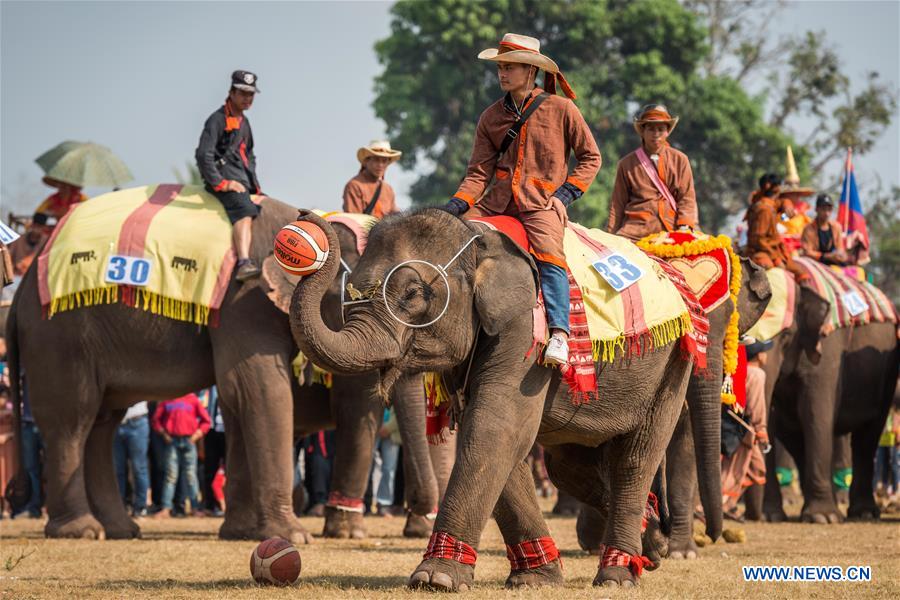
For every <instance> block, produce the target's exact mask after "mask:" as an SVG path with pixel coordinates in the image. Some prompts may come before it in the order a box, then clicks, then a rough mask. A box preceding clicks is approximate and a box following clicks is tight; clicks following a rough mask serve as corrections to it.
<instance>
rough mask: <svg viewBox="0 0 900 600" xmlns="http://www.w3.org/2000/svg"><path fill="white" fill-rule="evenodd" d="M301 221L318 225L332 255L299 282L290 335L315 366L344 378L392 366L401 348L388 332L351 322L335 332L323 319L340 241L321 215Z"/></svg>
mask: <svg viewBox="0 0 900 600" xmlns="http://www.w3.org/2000/svg"><path fill="white" fill-rule="evenodd" d="M300 220H303V221H309V222H311V223H314V224H315V225H318V226H319V227H321V228H322V231H324V232H325V235H326V236H327V237H328V247H329V248H330V252H329V253H328V258H327V259H326V261H325V264H324V265H323V266H322V268H321V269H319V270H318V271H316V272H315V273H313V274H312V275H308V276H306V277H303V278H301V279H300V282H299V283H298V284H297V287H296V288H295V289H294V295H293V297H292V298H291V313H290V316H291V332H292V333H293V336H294V340H295V341H296V342H297V346H298V347H299V348H300V350H301V351H302V352H303V353H304V354H305V355H306V356H307V357H308V358H309V359H310V360H311V361H312V362H313V363H315V364H316V365H318V366H320V367H322V368H323V369H326V370H328V371H331V372H332V373H339V374H342V375H355V374H358V373H365V372H366V371H373V370H375V369H379V368H381V367H384V366H387V365H389V364H390V363H391V362H392V360H396V359H397V358H398V357H399V355H400V351H399V345H398V344H397V341H396V340H395V339H394V338H393V337H392V336H390V335H389V334H388V333H387V331H386V330H384V329H380V328H377V327H372V326H370V325H367V324H366V323H365V322H363V321H362V320H360V319H353V318H350V319H348V321H347V323H346V324H345V325H344V327H343V328H342V329H341V330H340V331H333V330H332V329H330V328H329V327H328V325H326V324H325V321H324V319H323V317H322V307H321V304H322V298H323V297H324V295H325V293H326V292H327V291H328V288H329V286H330V285H331V282H332V281H333V280H334V278H335V276H336V275H337V271H338V266H339V265H340V261H341V249H340V242H339V241H338V237H337V235H336V234H335V232H334V229H332V227H331V225H329V224H328V222H327V221H325V220H324V219H322V218H321V217H319V216H318V215H316V214H314V213H311V212H307V213H301V217H300Z"/></svg>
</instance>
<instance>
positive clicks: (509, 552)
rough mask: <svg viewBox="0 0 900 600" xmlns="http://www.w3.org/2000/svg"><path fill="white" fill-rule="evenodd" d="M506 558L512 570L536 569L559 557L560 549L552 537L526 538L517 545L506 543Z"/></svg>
mask: <svg viewBox="0 0 900 600" xmlns="http://www.w3.org/2000/svg"><path fill="white" fill-rule="evenodd" d="M506 558H508V559H509V565H510V570H512V571H525V570H527V569H536V568H538V567H541V566H543V565H546V564H547V563H551V562H553V561H554V560H557V559H558V558H559V550H557V549H556V544H555V543H553V538H551V537H541V538H537V539H536V540H525V541H524V542H519V543H518V544H516V545H515V546H510V545H509V544H507V545H506Z"/></svg>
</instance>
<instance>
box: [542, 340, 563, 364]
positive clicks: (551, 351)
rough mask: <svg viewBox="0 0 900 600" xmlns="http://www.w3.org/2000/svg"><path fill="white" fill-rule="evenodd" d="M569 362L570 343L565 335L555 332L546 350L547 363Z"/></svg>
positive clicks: (545, 361)
mask: <svg viewBox="0 0 900 600" xmlns="http://www.w3.org/2000/svg"><path fill="white" fill-rule="evenodd" d="M568 362H569V343H568V342H567V341H566V338H564V337H563V336H561V335H559V334H557V333H554V334H553V335H552V336H550V341H549V342H548V343H547V350H545V351H544V364H545V365H565V364H567V363H568Z"/></svg>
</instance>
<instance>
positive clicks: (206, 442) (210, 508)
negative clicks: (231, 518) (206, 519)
mask: <svg viewBox="0 0 900 600" xmlns="http://www.w3.org/2000/svg"><path fill="white" fill-rule="evenodd" d="M206 396H207V398H208V400H207V404H206V409H207V412H208V413H209V418H210V420H211V421H212V427H211V428H210V430H209V433H207V434H206V437H205V438H203V451H204V457H203V508H204V509H205V510H206V514H207V515H209V516H213V517H221V516H222V515H224V514H225V513H223V512H222V507H221V506H220V505H219V502H218V501H217V500H216V495H215V493H214V491H213V482H214V481H215V479H216V473H218V472H219V467H220V466H222V465H224V464H225V421H224V420H223V419H222V411H221V407H220V405H219V390H218V389H217V388H216V386H212V387H211V388H209V390H206Z"/></svg>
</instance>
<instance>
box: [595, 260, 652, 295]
mask: <svg viewBox="0 0 900 600" xmlns="http://www.w3.org/2000/svg"><path fill="white" fill-rule="evenodd" d="M593 267H594V269H595V270H596V271H597V272H598V273H600V277H602V278H603V279H604V280H605V281H606V283H608V284H609V285H610V287H611V288H612V289H614V290H616V291H617V292H621V291H622V290H624V289H626V288H628V287H629V286H630V285H632V284H634V283H635V282H637V281H638V280H639V279H640V278H641V277H643V276H644V272H643V271H642V270H641V268H640V267H639V266H637V265H636V264H634V263H633V262H631V261H629V260H628V259H627V258H625V256H624V255H622V254H619V253H618V252H613V253H612V254H608V255H606V256H604V257H603V258H601V259H600V260H598V261H597V262H595V263H594V264H593Z"/></svg>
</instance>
